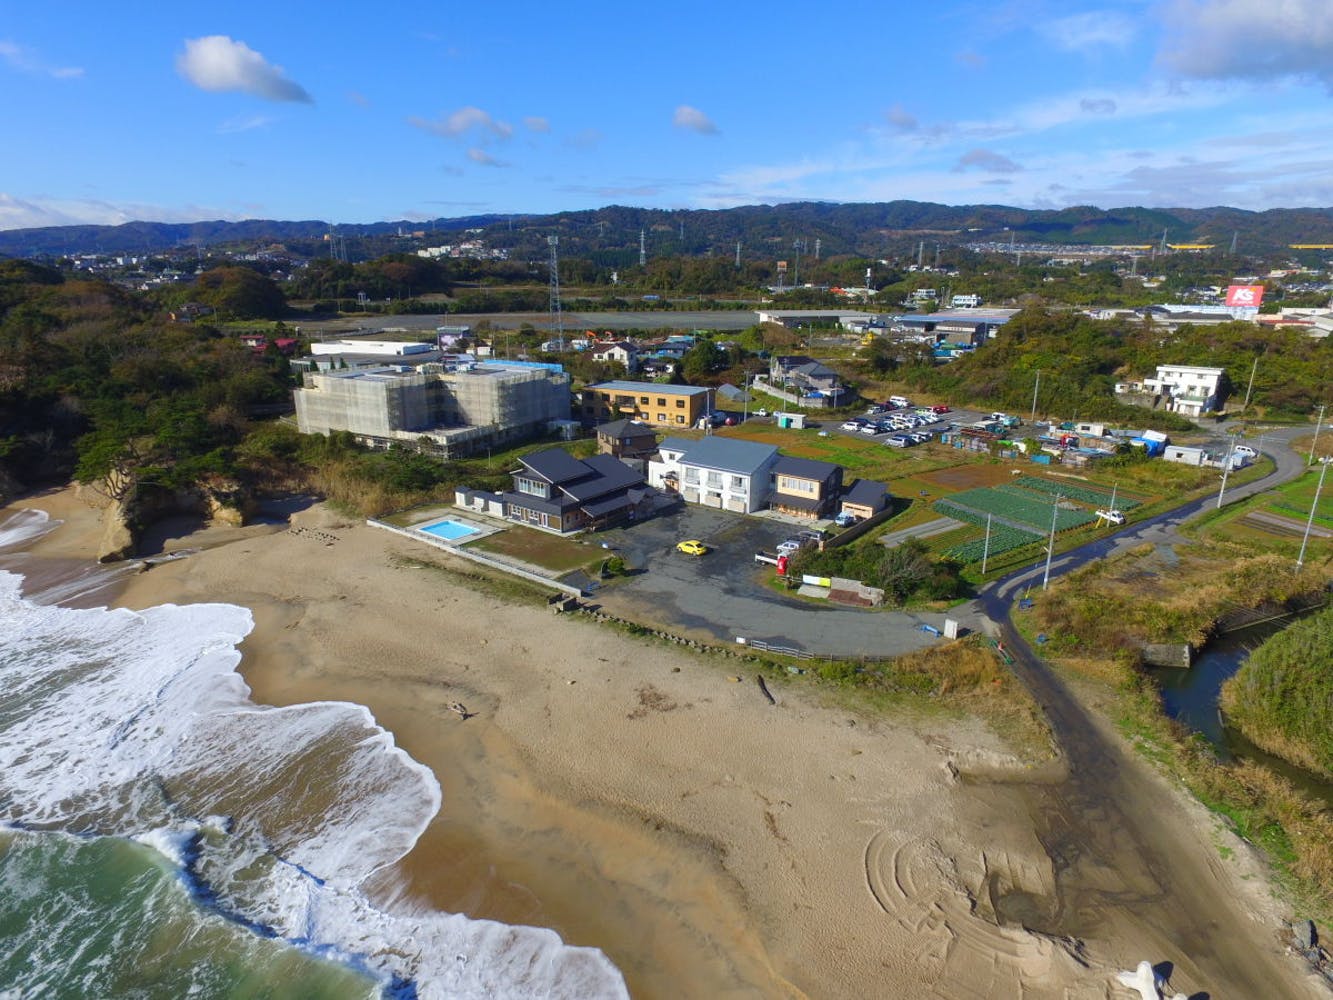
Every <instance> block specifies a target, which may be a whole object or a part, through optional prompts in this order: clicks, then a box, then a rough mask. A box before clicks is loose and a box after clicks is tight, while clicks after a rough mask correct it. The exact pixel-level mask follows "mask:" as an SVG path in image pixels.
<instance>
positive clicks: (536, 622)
mask: <svg viewBox="0 0 1333 1000" xmlns="http://www.w3.org/2000/svg"><path fill="white" fill-rule="evenodd" d="M12 506H25V507H37V508H40V509H43V510H46V511H47V512H48V513H50V514H51V515H52V517H55V518H60V519H61V520H63V521H64V522H65V523H64V524H63V525H62V526H61V527H60V528H59V529H58V530H56V531H55V532H53V533H51V534H50V535H47V536H46V537H45V538H43V539H42V540H41V541H40V542H38V543H37V544H36V545H35V546H33V548H32V552H33V554H34V555H35V556H36V557H38V559H39V560H41V561H43V562H46V563H47V564H48V565H49V566H50V567H52V572H55V568H56V567H63V566H68V565H70V564H72V563H75V562H77V561H79V560H87V559H89V558H90V556H91V554H92V552H93V550H94V548H95V545H96V540H97V537H98V534H99V531H100V524H99V512H98V511H97V510H96V509H95V508H94V507H92V506H91V505H89V504H88V503H87V502H85V501H84V500H82V499H80V498H79V497H78V496H76V494H75V491H74V490H63V491H53V492H50V493H47V494H45V495H41V496H35V497H31V498H28V499H26V500H24V501H20V502H19V503H18V504H16V505H12ZM12 506H11V509H12ZM154 547H160V548H163V549H164V550H166V551H171V550H173V549H182V548H188V549H192V550H196V551H192V553H191V554H189V555H188V556H185V557H184V558H180V559H176V560H172V561H167V562H162V563H160V564H158V565H154V566H152V568H151V569H149V570H148V571H146V572H138V573H131V574H128V575H126V576H124V577H122V578H121V579H120V581H119V583H118V584H117V585H116V588H115V589H114V591H109V592H105V593H103V594H101V595H96V599H95V601H94V603H99V604H101V603H107V601H108V600H111V601H112V603H114V604H117V605H120V606H124V607H129V608H136V609H137V608H144V607H148V606H152V605H156V604H162V603H177V604H184V603H199V602H215V601H225V602H228V603H235V604H240V605H243V606H245V607H248V608H250V609H251V611H252V613H253V615H254V619H255V628H254V631H253V632H252V633H251V635H250V636H249V637H248V638H247V639H246V640H245V642H244V643H243V645H242V651H243V655H244V659H243V662H242V666H241V670H242V673H243V675H244V677H245V679H246V681H247V682H248V683H249V685H250V686H251V688H252V690H253V695H252V697H253V699H254V700H255V701H256V702H261V703H266V704H275V705H286V704H295V703H301V702H309V701H320V700H346V701H350V702H356V703H359V704H363V705H366V706H367V707H368V708H369V709H370V710H371V712H372V713H373V714H374V716H375V718H376V719H377V720H378V722H379V723H380V724H381V725H382V726H384V727H386V728H387V729H388V730H390V731H391V732H392V733H393V734H394V737H395V739H396V741H397V743H398V745H400V746H401V747H403V748H404V749H405V750H406V751H407V752H408V753H410V754H411V755H412V756H413V757H414V758H415V759H417V760H418V761H421V762H422V763H424V764H426V765H427V766H428V767H430V768H431V769H432V770H433V771H434V773H435V774H436V775H437V776H438V778H439V781H440V784H441V786H442V788H443V792H444V805H443V808H442V810H441V813H440V815H439V816H438V817H437V818H436V820H435V821H434V822H433V823H432V825H431V826H430V828H429V829H428V830H427V832H426V834H425V835H424V836H423V837H422V838H421V840H420V841H419V842H418V844H417V846H416V848H415V849H414V850H413V851H412V852H411V854H410V855H409V856H408V857H407V858H405V859H404V860H403V861H402V862H401V863H400V864H399V865H397V866H396V867H395V868H394V869H393V870H389V871H385V872H382V873H381V874H380V875H379V876H377V877H376V878H375V881H374V884H373V885H372V886H370V887H369V888H370V890H371V893H372V895H374V896H376V897H377V898H379V899H381V900H383V901H384V902H385V903H386V904H389V905H391V906H395V907H406V908H412V907H431V908H437V909H442V910H446V911H450V912H463V913H466V914H468V915H470V916H474V917H488V918H493V919H497V920H501V921H504V922H508V923H523V924H534V925H539V926H546V927H551V928H553V929H555V930H556V931H558V932H559V933H560V934H561V936H562V937H564V938H565V940H566V941H568V942H571V943H574V944H581V945H591V946H595V947H598V948H601V949H602V950H604V951H605V952H606V953H607V954H608V955H609V956H610V958H611V959H612V960H613V961H614V962H615V963H616V964H617V966H618V967H619V968H620V969H621V970H622V971H623V973H624V975H625V978H626V981H627V983H628V984H629V986H630V989H631V992H632V993H633V994H634V995H635V996H636V997H643V998H648V997H663V998H665V997H759V996H762V997H784V996H790V997H799V996H810V997H818V998H824V997H839V998H840V997H847V998H852V997H872V996H882V997H898V996H937V997H951V998H958V997H1020V996H1021V997H1028V998H1034V997H1052V998H1057V997H1058V998H1066V1000H1069V998H1081V997H1089V998H1091V997H1109V996H1118V995H1122V992H1121V991H1120V988H1119V987H1112V986H1111V985H1110V977H1111V975H1113V973H1114V970H1115V969H1117V968H1132V967H1133V966H1134V965H1135V964H1136V963H1137V962H1138V961H1139V960H1140V959H1144V958H1147V959H1150V960H1152V961H1160V960H1163V959H1169V960H1171V961H1173V962H1174V964H1175V967H1176V977H1177V978H1176V981H1175V983H1174V985H1175V986H1176V988H1177V989H1179V990H1181V991H1182V992H1186V993H1187V994H1190V993H1194V992H1196V991H1202V990H1207V991H1208V993H1209V995H1210V996H1212V997H1215V998H1221V997H1227V996H1234V995H1240V994H1236V993H1232V992H1229V991H1228V989H1227V988H1226V984H1224V983H1216V982H1210V981H1208V979H1207V976H1206V970H1200V969H1197V968H1194V967H1193V966H1192V965H1191V963H1190V961H1189V957H1188V956H1184V955H1178V954H1171V953H1169V950H1168V949H1167V947H1166V946H1165V944H1164V942H1162V941H1160V940H1154V938H1153V936H1152V934H1151V932H1149V931H1147V930H1145V929H1144V928H1141V927H1134V926H1133V925H1131V924H1129V923H1127V922H1125V921H1124V919H1123V917H1120V916H1114V917H1107V918H1106V919H1105V920H1097V919H1095V918H1092V917H1088V918H1087V919H1086V924H1087V928H1086V929H1087V933H1086V935H1080V937H1081V940H1080V941H1078V942H1074V941H1071V940H1066V939H1062V938H1060V937H1057V936H1051V935H1044V934H1040V933H1035V932H1031V931H1028V930H1024V929H1023V927H1021V926H1019V922H1018V921H1015V920H1013V919H1004V918H1002V915H997V912H996V905H995V900H997V899H1000V898H1005V897H1007V898H1008V899H1009V900H1011V903H1012V901H1014V900H1019V899H1022V898H1025V897H1032V898H1041V897H1049V896H1051V895H1052V894H1053V892H1054V888H1053V886H1054V881H1055V877H1056V876H1055V870H1054V865H1053V862H1052V860H1051V858H1050V856H1049V854H1048V851H1047V850H1045V849H1044V848H1043V846H1042V843H1041V842H1040V841H1039V839H1038V836H1037V833H1036V830H1035V827H1034V823H1033V819H1032V816H1031V815H1030V814H1029V808H1030V799H1029V797H1028V796H1026V795H1025V793H1024V791H1023V789H1024V787H1026V786H1028V785H1030V784H1031V783H1033V782H1037V783H1040V781H1041V780H1042V776H1041V775H1040V774H1034V773H1031V772H1029V771H1027V770H1025V769H1023V768H1022V766H1021V765H1020V764H1019V763H1018V762H1017V761H1016V760H1015V759H1013V758H1012V757H1011V756H1010V755H1009V753H1008V751H1007V749H1006V747H1005V746H1004V745H1003V744H1002V743H1001V742H1000V741H999V740H998V739H997V738H996V737H995V736H994V735H993V734H991V733H990V732H989V731H987V730H986V729H985V728H984V727H983V726H981V725H980V724H979V723H976V722H971V721H967V720H957V719H952V718H945V717H928V718H919V719H894V720H885V719H867V718H863V717H857V716H855V715H853V714H851V713H850V712H848V711H847V710H845V709H838V708H834V707H828V706H824V705H821V704H819V703H817V701H816V700H815V699H814V697H813V696H812V695H811V694H810V693H809V692H808V691H803V690H798V689H794V688H783V687H778V688H776V689H775V691H774V693H775V694H776V696H777V700H778V704H777V705H776V706H773V705H770V704H769V703H768V702H767V701H766V700H765V699H764V697H763V696H762V694H761V692H760V691H759V690H758V688H757V686H756V684H755V681H754V677H753V671H750V672H748V673H747V672H746V671H745V669H744V664H743V663H741V662H740V661H735V660H709V659H706V658H702V657H699V656H697V655H694V654H692V653H688V652H686V651H684V650H679V649H676V648H674V647H665V646H663V645H662V644H660V643H653V642H649V641H645V640H641V639H636V638H632V637H629V636H626V635H622V634H620V633H618V632H615V631H611V630H609V629H607V628H604V627H601V626H598V625H596V624H594V623H592V622H590V621H588V620H585V619H582V618H580V617H577V616H569V615H565V616H554V615H552V614H550V613H549V612H548V611H547V610H546V609H544V608H540V607H530V606H518V605H513V604H509V603H506V602H504V601H502V600H501V599H498V598H496V597H493V596H489V595H488V594H487V593H486V592H485V591H483V590H479V589H476V588H474V587H471V586H469V585H468V582H467V580H466V578H464V577H462V576H459V575H456V574H452V573H450V572H447V571H444V570H441V569H437V568H432V567H430V566H424V567H423V566H421V565H420V564H419V562H426V563H436V564H439V565H440V566H442V567H446V568H447V567H448V558H449V557H448V556H447V555H445V554H443V553H440V552H439V551H437V550H434V549H431V548H428V547H426V546H422V545H417V544H415V543H413V542H411V541H409V540H407V539H403V538H399V537H397V536H394V535H392V534H390V533H388V532H383V531H377V530H375V529H373V528H370V527H367V526H365V525H364V524H362V523H359V522H354V521H351V520H349V519H346V518H342V517H339V516H337V515H336V514H334V513H332V512H330V511H329V510H327V509H326V508H325V507H323V506H322V505H313V506H310V507H309V508H307V509H304V510H301V511H298V512H297V513H295V514H294V515H293V516H292V518H291V522H290V524H289V525H288V524H283V525H255V526H253V527H249V528H240V529H234V528H208V529H205V530H201V531H196V532H193V533H190V534H184V533H181V534H179V535H178V536H177V537H166V536H163V537H161V538H159V539H158V540H157V542H155V544H154ZM737 676H739V677H740V680H739V681H737V680H734V679H733V678H734V677H737ZM456 702H459V703H462V704H463V705H465V706H466V707H467V709H468V711H469V712H471V713H475V714H474V715H473V716H472V717H470V718H467V719H466V720H464V719H463V718H461V717H460V716H459V715H458V714H456V713H455V712H454V711H451V710H450V705H451V704H453V703H456ZM1182 816H1183V817H1185V819H1186V821H1188V822H1190V823H1192V824H1194V825H1195V826H1197V839H1198V843H1199V850H1200V852H1201V857H1202V858H1204V860H1203V861H1202V862H1201V863H1200V865H1199V868H1200V870H1201V871H1205V872H1208V873H1210V875H1209V876H1208V877H1210V878H1213V879H1216V880H1217V881H1218V883H1219V885H1220V886H1223V887H1225V889H1226V890H1227V892H1228V893H1230V892H1231V891H1232V890H1233V889H1234V894H1235V899H1236V913H1235V914H1229V915H1222V916H1221V917H1220V919H1221V920H1222V922H1223V923H1226V924H1228V925H1229V926H1228V927H1227V928H1226V929H1225V930H1224V931H1219V933H1221V934H1226V935H1230V936H1234V938H1235V940H1236V942H1238V943H1243V944H1244V946H1245V947H1247V948H1252V949H1254V950H1255V953H1256V955H1261V956H1262V958H1263V961H1264V962H1265V963H1267V964H1269V965H1271V966H1272V968H1273V969H1274V970H1276V971H1275V972H1274V975H1276V976H1278V977H1279V978H1280V979H1281V980H1282V981H1281V982H1276V981H1275V982H1274V986H1275V987H1277V989H1276V990H1275V992H1274V993H1273V994H1272V995H1274V996H1305V995H1317V994H1315V993H1314V990H1313V987H1312V986H1311V985H1310V984H1309V983H1308V981H1306V980H1305V978H1304V977H1303V976H1301V975H1300V973H1299V970H1298V968H1297V967H1296V966H1295V965H1294V964H1293V963H1290V962H1284V960H1283V959H1282V957H1281V946H1280V944H1279V941H1278V937H1277V927H1278V922H1279V916H1280V914H1279V910H1278V908H1277V907H1276V905H1275V904H1273V903H1272V901H1271V900H1270V899H1269V898H1268V896H1267V893H1266V891H1265V888H1264V883H1263V879H1262V878H1261V877H1257V876H1258V874H1259V869H1258V868H1257V867H1256V866H1255V865H1254V863H1253V861H1252V860H1251V859H1249V858H1248V855H1247V854H1246V852H1245V851H1244V850H1243V849H1242V850H1240V851H1239V852H1238V853H1237V855H1236V857H1235V859H1234V860H1232V861H1230V862H1228V864H1227V865H1223V864H1222V863H1221V862H1220V861H1219V860H1218V859H1217V851H1216V847H1215V846H1213V844H1214V843H1216V842H1217V841H1218V837H1219V836H1220V834H1219V831H1218V828H1217V824H1216V823H1215V821H1213V820H1212V819H1211V818H1210V817H1208V816H1207V815H1206V814H1204V813H1203V812H1202V810H1193V811H1188V812H1186V813H1182ZM1012 909H1013V906H1012V905H1010V911H1012ZM1233 918H1234V920H1233ZM1125 995H1127V994H1125Z"/></svg>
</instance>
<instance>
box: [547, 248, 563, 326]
mask: <svg viewBox="0 0 1333 1000" xmlns="http://www.w3.org/2000/svg"><path fill="white" fill-rule="evenodd" d="M546 243H547V245H548V246H550V248H551V264H550V268H551V326H552V327H554V328H555V331H556V334H555V342H556V344H557V345H558V350H561V351H563V350H564V349H565V317H564V315H563V314H562V313H561V311H560V237H559V236H548V237H546Z"/></svg>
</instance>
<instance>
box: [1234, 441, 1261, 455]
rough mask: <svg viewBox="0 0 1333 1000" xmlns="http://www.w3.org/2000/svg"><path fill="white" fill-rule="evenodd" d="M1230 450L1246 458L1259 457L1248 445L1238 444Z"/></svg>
mask: <svg viewBox="0 0 1333 1000" xmlns="http://www.w3.org/2000/svg"><path fill="white" fill-rule="evenodd" d="M1231 450H1232V451H1234V452H1235V453H1236V454H1237V455H1244V456H1245V457H1246V458H1258V457H1259V453H1258V452H1257V451H1255V450H1254V449H1253V448H1251V447H1250V446H1249V445H1248V444H1238V445H1236V447H1234V448H1232V449H1231Z"/></svg>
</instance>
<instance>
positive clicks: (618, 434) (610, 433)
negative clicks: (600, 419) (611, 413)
mask: <svg viewBox="0 0 1333 1000" xmlns="http://www.w3.org/2000/svg"><path fill="white" fill-rule="evenodd" d="M597 433H598V434H599V435H600V436H602V437H609V438H615V439H616V440H617V441H624V440H626V439H628V438H640V437H654V438H655V437H657V433H656V432H655V431H654V430H653V429H652V428H651V427H649V426H648V425H647V424H641V423H639V422H638V421H637V420H630V419H628V418H625V419H621V420H612V421H611V422H610V423H609V424H602V425H601V426H599V427H598V428H597Z"/></svg>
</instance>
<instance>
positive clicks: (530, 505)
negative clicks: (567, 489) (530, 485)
mask: <svg viewBox="0 0 1333 1000" xmlns="http://www.w3.org/2000/svg"><path fill="white" fill-rule="evenodd" d="M504 501H505V506H506V507H518V508H521V509H522V510H535V511H537V512H538V513H541V514H556V515H559V516H564V515H565V514H566V513H568V512H569V511H571V510H573V509H574V507H576V506H577V504H575V503H574V501H572V500H564V501H560V500H543V499H542V498H541V497H534V496H529V495H528V494H527V493H514V492H512V491H510V492H508V493H505V494H504Z"/></svg>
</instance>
